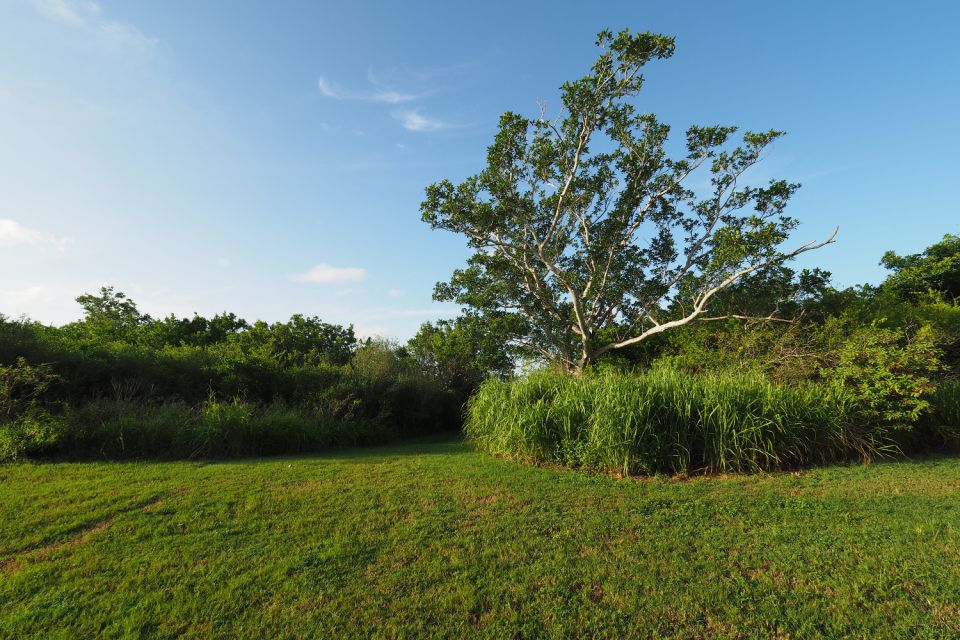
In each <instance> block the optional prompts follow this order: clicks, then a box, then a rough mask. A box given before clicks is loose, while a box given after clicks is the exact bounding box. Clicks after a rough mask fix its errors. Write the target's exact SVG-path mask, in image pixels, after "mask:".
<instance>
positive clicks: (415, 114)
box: [391, 109, 453, 133]
mask: <svg viewBox="0 0 960 640" xmlns="http://www.w3.org/2000/svg"><path fill="white" fill-rule="evenodd" d="M391 115H392V116H393V117H394V119H395V120H398V121H399V122H400V124H402V125H403V128H404V129H406V130H407V131H415V132H417V133H422V132H427V131H440V130H441V129H449V128H451V127H453V125H452V124H450V123H448V122H443V121H442V120H437V119H435V118H430V117H427V116H425V115H423V113H421V112H420V110H419V109H411V110H402V111H394V112H393V113H392V114H391Z"/></svg>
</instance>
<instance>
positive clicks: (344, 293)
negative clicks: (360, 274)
mask: <svg viewBox="0 0 960 640" xmlns="http://www.w3.org/2000/svg"><path fill="white" fill-rule="evenodd" d="M361 293H363V289H353V288H351V287H347V288H346V289H340V291H337V292H336V293H335V294H333V295H335V296H337V297H338V298H345V297H347V296H357V295H360V294H361Z"/></svg>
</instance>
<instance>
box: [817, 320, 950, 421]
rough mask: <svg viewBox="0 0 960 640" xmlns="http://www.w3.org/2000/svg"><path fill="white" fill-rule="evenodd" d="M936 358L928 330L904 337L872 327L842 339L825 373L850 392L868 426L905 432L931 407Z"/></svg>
mask: <svg viewBox="0 0 960 640" xmlns="http://www.w3.org/2000/svg"><path fill="white" fill-rule="evenodd" d="M938 356H939V353H938V350H937V348H936V345H935V344H934V341H933V333H932V331H930V330H929V328H926V327H922V328H921V329H920V330H919V331H917V332H916V333H915V334H914V335H912V336H910V337H909V338H908V337H907V336H905V335H904V332H903V331H899V330H893V329H884V328H880V327H877V326H872V327H868V328H863V329H858V330H857V331H854V332H853V333H852V334H851V335H850V336H848V337H847V338H846V340H845V341H844V342H843V344H842V346H840V348H839V353H838V360H837V363H836V365H835V366H833V367H831V368H830V369H829V371H827V372H825V374H826V376H828V377H830V378H832V379H833V380H835V381H836V382H837V383H839V384H842V385H843V386H845V387H846V388H848V389H850V390H851V392H852V393H853V396H854V397H855V398H856V400H857V403H858V405H859V406H860V407H861V410H862V412H863V414H864V416H865V419H866V420H867V421H868V422H871V423H883V424H887V425H891V426H893V427H897V428H901V429H907V428H909V427H910V426H911V425H912V424H913V423H915V422H916V421H917V420H918V419H919V418H920V416H921V415H922V414H923V413H924V412H925V411H926V410H927V409H929V407H930V402H929V400H928V396H929V394H930V393H931V392H932V391H933V390H934V389H935V388H936V385H935V383H934V382H933V380H932V378H933V377H934V376H935V375H936V374H937V373H938V370H939V369H940V363H939V357H938Z"/></svg>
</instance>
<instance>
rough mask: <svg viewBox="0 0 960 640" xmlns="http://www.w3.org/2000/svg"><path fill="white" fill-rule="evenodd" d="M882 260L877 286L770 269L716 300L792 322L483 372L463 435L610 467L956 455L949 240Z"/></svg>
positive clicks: (680, 335)
mask: <svg viewBox="0 0 960 640" xmlns="http://www.w3.org/2000/svg"><path fill="white" fill-rule="evenodd" d="M883 263H884V264H885V265H886V266H888V267H890V268H891V269H892V270H893V272H892V273H891V275H890V276H889V277H888V278H887V280H886V281H884V282H883V283H882V284H881V285H880V286H877V287H859V288H855V289H847V290H843V291H838V290H835V289H833V288H832V287H830V286H829V281H828V278H827V276H828V274H825V273H823V272H819V273H817V274H810V273H807V274H801V276H799V277H797V276H795V275H794V274H793V273H792V272H790V271H789V270H787V269H783V268H781V269H780V270H779V271H778V272H777V273H775V274H771V275H769V276H767V278H766V280H764V281H760V282H757V281H753V282H750V283H748V284H749V286H740V287H737V288H734V289H732V290H731V291H728V292H726V293H725V294H724V295H725V296H726V297H727V298H726V299H721V302H724V303H727V302H728V303H729V304H731V305H732V304H737V305H743V304H745V302H744V301H746V304H750V299H751V297H752V298H753V299H754V301H753V304H754V305H755V306H757V307H760V306H763V305H766V304H769V303H770V300H771V299H772V298H773V297H774V296H777V297H778V298H779V300H780V305H781V306H783V307H789V311H790V314H791V320H790V321H789V322H772V321H757V322H751V321H746V322H745V321H743V320H740V319H733V318H731V319H727V320H725V321H723V322H721V323H711V322H706V323H699V324H694V325H690V326H687V327H682V328H678V329H676V330H674V331H673V332H671V333H669V334H665V335H663V336H661V337H660V338H659V339H656V340H650V341H649V342H647V343H646V344H644V345H637V347H636V348H633V349H628V350H625V351H624V352H621V353H620V354H618V356H617V357H616V358H609V359H607V360H606V363H605V365H604V366H602V367H601V368H600V370H599V371H594V372H588V373H586V374H584V375H582V376H579V377H571V376H569V375H567V374H564V373H562V372H559V371H557V372H552V373H550V372H546V373H538V374H535V375H531V376H528V377H525V378H520V379H517V380H515V381H512V382H503V381H498V380H490V381H488V382H486V383H485V384H484V385H483V386H482V387H481V388H480V390H479V392H478V393H477V394H476V395H475V396H474V397H473V399H472V400H471V402H470V404H469V417H468V422H467V433H468V434H469V435H470V436H471V437H472V438H473V439H474V441H475V442H476V443H477V444H478V445H479V446H480V447H482V448H483V449H485V450H487V451H490V452H492V453H496V454H499V455H506V456H510V457H515V458H518V459H523V460H530V461H538V462H553V463H559V464H564V465H571V466H582V467H587V468H593V469H600V470H604V471H608V472H612V473H619V474H631V473H653V472H661V471H662V472H673V473H676V472H688V471H695V470H712V471H736V470H755V469H780V468H788V467H796V466H801V465H807V464H811V463H819V462H824V461H829V460H836V459H841V458H860V459H865V460H869V459H874V458H877V457H879V456H883V455H895V454H899V453H902V452H914V451H918V450H924V451H931V450H934V451H956V450H957V449H958V448H960V383H958V378H960V288H958V286H957V282H960V238H957V237H955V236H947V237H946V238H944V240H943V241H942V242H940V243H937V244H936V245H933V246H932V247H930V248H928V249H927V250H926V251H925V252H924V253H923V254H918V255H914V256H907V257H903V258H901V257H898V256H896V255H895V254H892V253H889V254H887V255H886V256H884V260H883ZM814 275H816V278H815V279H814V278H813V276H814ZM774 276H776V277H774ZM804 279H805V280H806V281H805V282H804V281H803V280H804ZM784 292H790V293H791V295H790V296H789V297H785V296H784V295H783V294H784ZM734 297H735V299H734ZM664 317H665V318H670V310H669V309H668V310H665V313H664ZM641 346H642V348H641Z"/></svg>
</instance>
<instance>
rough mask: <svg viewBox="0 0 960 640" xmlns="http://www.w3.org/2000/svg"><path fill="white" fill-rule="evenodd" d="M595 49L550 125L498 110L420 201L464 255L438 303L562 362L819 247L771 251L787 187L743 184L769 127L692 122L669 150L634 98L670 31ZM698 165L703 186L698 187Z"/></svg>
mask: <svg viewBox="0 0 960 640" xmlns="http://www.w3.org/2000/svg"><path fill="white" fill-rule="evenodd" d="M597 44H598V45H599V46H600V47H601V48H602V49H603V52H602V53H601V55H600V57H599V58H598V59H597V61H596V62H595V63H594V65H593V67H592V69H591V71H590V72H589V73H588V74H587V75H585V76H584V77H582V78H580V79H578V80H574V81H571V82H567V83H565V84H564V85H563V87H562V88H561V102H562V105H563V108H562V110H561V112H560V114H559V115H558V116H557V118H556V119H555V120H549V119H548V118H547V116H546V115H545V111H542V112H541V115H540V117H539V118H534V119H531V118H527V117H524V116H521V115H518V114H515V113H505V114H504V115H503V116H502V117H501V119H500V127H499V132H498V133H497V135H496V137H495V139H494V142H493V144H492V145H491V146H490V147H489V149H488V153H487V167H486V168H485V169H484V170H482V171H481V172H480V173H478V174H477V175H475V176H472V177H470V178H468V179H467V180H465V181H464V182H462V183H461V184H459V185H454V184H453V183H452V182H450V181H449V180H444V181H441V182H438V183H436V184H433V185H431V186H429V187H427V190H426V199H425V200H424V202H423V204H422V207H421V210H422V213H423V220H424V221H425V222H427V223H429V224H430V225H431V227H433V228H435V229H444V230H447V231H452V232H455V233H458V234H462V235H464V236H466V238H467V242H468V245H469V247H470V248H471V249H472V250H473V251H474V253H473V255H472V256H471V257H470V258H469V260H468V266H467V268H466V269H461V270H457V271H456V272H454V274H453V277H452V279H451V280H450V282H449V283H441V284H439V285H437V288H436V293H435V297H436V298H437V299H439V300H454V301H456V302H458V303H460V304H462V305H465V306H466V307H468V308H470V309H472V310H473V312H474V313H475V314H478V315H505V314H508V315H509V316H510V317H511V318H512V320H513V325H514V326H513V327H512V329H513V331H514V333H513V334H512V335H511V336H510V337H511V338H512V339H513V340H515V341H516V342H517V344H518V345H520V346H521V347H523V348H524V349H526V350H527V352H528V353H530V354H534V355H537V356H540V357H543V358H546V359H547V360H549V361H551V362H556V363H559V364H560V365H561V366H563V367H564V368H567V369H580V368H583V367H586V366H588V365H589V364H591V363H592V362H594V361H595V360H596V359H597V358H598V357H599V356H601V355H602V354H604V353H606V352H608V351H611V350H614V349H622V348H624V347H627V346H630V345H633V344H636V343H638V342H640V341H642V340H645V339H647V338H649V337H651V336H654V335H656V334H658V333H660V332H662V331H666V330H668V329H672V328H675V327H678V326H683V325H685V324H687V323H689V322H692V321H693V320H696V319H698V318H703V317H705V316H708V315H710V314H711V313H713V312H714V307H715V306H716V305H715V302H716V301H715V300H714V299H715V298H716V296H717V294H719V293H720V292H722V291H724V290H725V289H727V288H728V287H730V286H732V285H734V284H736V283H737V282H738V281H741V280H742V279H744V278H747V277H748V276H751V275H752V274H753V275H758V276H763V277H766V275H767V274H768V272H770V271H774V272H775V271H776V270H777V269H778V268H779V267H781V265H782V264H783V263H784V262H786V261H787V260H789V259H790V258H792V257H794V256H796V255H799V254H800V253H804V252H807V251H810V250H813V249H816V248H818V247H820V246H823V244H826V243H827V242H831V241H832V236H831V238H830V239H828V240H827V241H826V242H824V243H819V244H816V243H809V244H806V245H803V246H801V247H798V248H796V249H794V250H792V251H788V252H781V251H780V250H779V249H778V247H779V246H780V245H781V244H782V243H783V242H784V241H785V240H787V238H788V237H789V234H790V232H791V231H792V230H793V229H794V228H795V227H796V224H797V223H796V221H795V220H793V219H792V218H789V217H787V216H785V215H784V210H785V208H786V206H787V202H788V201H789V199H790V197H791V195H793V193H794V192H795V191H796V189H797V188H798V187H799V185H797V184H791V183H788V182H786V181H784V180H772V181H770V183H769V184H768V185H766V186H762V187H755V186H745V185H744V184H743V183H744V179H743V176H744V174H745V173H746V172H747V171H748V170H749V169H750V168H751V167H753V166H754V165H755V164H756V163H757V162H758V161H759V160H760V158H761V156H762V154H763V152H764V150H765V149H766V148H767V147H768V146H769V145H770V144H772V143H773V142H774V141H775V140H777V139H778V138H779V137H781V136H782V135H783V133H782V132H780V131H775V130H771V131H766V132H760V133H756V132H746V133H744V134H743V136H742V143H741V144H740V145H739V146H734V145H732V144H728V142H729V141H730V140H731V139H732V136H733V134H734V133H735V132H736V130H737V128H736V127H731V126H691V127H690V128H689V129H688V130H687V132H686V145H685V146H686V151H685V155H684V156H683V157H681V158H678V159H674V158H671V157H670V156H669V155H668V153H667V143H668V135H669V127H668V126H667V125H665V124H663V123H662V122H660V121H659V120H658V119H657V118H656V117H655V116H654V115H652V114H646V113H640V112H638V111H637V108H636V106H635V105H634V104H633V103H632V100H633V99H634V98H635V97H636V95H637V94H638V93H639V92H640V90H641V87H642V86H643V83H644V76H643V75H642V73H641V71H642V69H643V67H644V66H645V65H646V64H647V63H648V62H650V61H652V60H657V59H664V58H669V57H670V56H672V55H673V51H674V39H673V38H670V37H667V36H663V35H657V34H652V33H640V34H632V33H630V32H629V31H623V32H621V33H619V34H617V35H614V34H612V33H611V32H609V31H604V32H601V33H600V34H599V35H598V39H597ZM701 168H703V169H705V170H708V171H709V184H710V186H709V188H707V189H706V190H705V191H704V190H700V191H699V192H698V190H697V189H694V188H693V187H691V186H690V183H691V182H694V181H695V180H696V179H697V178H695V176H699V175H700V174H699V172H698V169H701ZM771 311H773V309H768V310H765V311H764V313H763V315H764V316H765V315H767V314H769V313H770V312H771Z"/></svg>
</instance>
